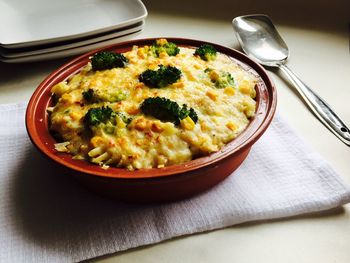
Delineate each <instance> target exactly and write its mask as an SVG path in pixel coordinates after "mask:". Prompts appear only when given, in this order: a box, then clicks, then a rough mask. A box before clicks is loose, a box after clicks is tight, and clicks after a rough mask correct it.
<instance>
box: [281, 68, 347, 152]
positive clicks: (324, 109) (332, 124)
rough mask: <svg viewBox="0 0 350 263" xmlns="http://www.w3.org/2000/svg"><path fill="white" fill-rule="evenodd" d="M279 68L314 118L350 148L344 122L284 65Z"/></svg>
mask: <svg viewBox="0 0 350 263" xmlns="http://www.w3.org/2000/svg"><path fill="white" fill-rule="evenodd" d="M279 68H280V69H281V70H282V71H283V73H284V74H285V75H286V76H287V77H288V79H289V80H290V82H291V83H292V84H293V85H294V86H295V88H296V90H297V91H298V92H299V94H300V95H301V96H302V98H303V99H304V101H305V102H306V103H307V105H308V106H309V108H310V109H311V110H312V111H313V113H314V114H315V115H316V117H317V118H318V119H319V120H320V121H321V122H322V123H323V124H324V125H325V126H326V127H327V128H328V129H329V130H330V131H331V132H333V133H334V134H335V135H336V136H337V137H338V138H339V139H340V140H341V141H342V142H343V143H345V144H346V145H347V146H350V129H349V128H348V127H346V125H345V124H344V122H343V121H342V120H341V119H340V118H339V117H338V115H337V114H336V113H335V112H334V111H333V110H332V109H331V107H330V106H329V105H328V104H327V102H325V101H324V100H323V99H322V98H321V97H320V96H318V95H317V94H316V93H315V92H314V91H313V90H312V89H310V88H309V87H308V86H307V85H306V84H305V83H303V82H302V81H301V80H300V79H299V78H298V77H297V76H296V75H295V74H294V73H293V71H292V70H290V69H289V68H288V67H287V66H286V65H280V66H279Z"/></svg>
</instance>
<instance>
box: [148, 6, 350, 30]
mask: <svg viewBox="0 0 350 263" xmlns="http://www.w3.org/2000/svg"><path fill="white" fill-rule="evenodd" d="M143 2H144V3H145V5H146V7H147V8H148V11H149V13H150V14H152V12H156V13H162V14H173V15H181V16H191V17H201V18H207V19H212V18H215V19H220V20H228V21H231V20H232V19H233V18H234V17H236V16H241V15H247V14H267V15H269V16H270V17H271V18H272V20H273V21H274V22H276V23H278V24H281V25H289V26H295V27H303V28H311V29H313V30H327V31H329V33H330V34H335V33H336V31H334V30H339V27H340V28H342V27H343V28H346V27H347V25H348V23H349V10H350V2H349V1H348V0H339V1H336V3H335V2H334V4H330V2H329V1H327V0H310V1H305V0H294V1H283V2H281V1H278V0H266V1H260V0H248V1H242V0H218V1H203V0H193V1H191V2H189V1H187V0H176V1H163V0H144V1H143ZM189 3H190V4H189ZM199 26H200V25H199Z"/></svg>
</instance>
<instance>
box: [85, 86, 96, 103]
mask: <svg viewBox="0 0 350 263" xmlns="http://www.w3.org/2000/svg"><path fill="white" fill-rule="evenodd" d="M82 94H83V98H84V100H86V101H87V102H93V100H94V90H93V89H88V90H87V91H83V93H82Z"/></svg>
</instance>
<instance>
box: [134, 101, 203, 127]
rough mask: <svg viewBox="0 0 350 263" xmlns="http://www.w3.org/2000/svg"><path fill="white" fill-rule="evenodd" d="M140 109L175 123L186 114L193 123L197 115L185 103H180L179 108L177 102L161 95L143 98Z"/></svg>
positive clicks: (196, 119)
mask: <svg viewBox="0 0 350 263" xmlns="http://www.w3.org/2000/svg"><path fill="white" fill-rule="evenodd" d="M140 109H141V111H142V112H143V113H144V114H146V115H151V116H153V117H155V118H157V119H159V120H161V121H164V122H173V123H175V124H176V125H178V124H179V123H180V120H182V119H184V118H186V117H187V116H190V118H191V119H192V120H193V121H194V122H195V123H196V122H197V121H198V116H197V113H196V112H195V111H194V109H192V108H190V109H188V108H187V105H186V104H184V105H182V108H181V107H180V106H179V104H177V102H175V101H172V100H170V99H167V98H163V97H151V98H147V99H145V100H144V101H143V102H142V104H141V106H140Z"/></svg>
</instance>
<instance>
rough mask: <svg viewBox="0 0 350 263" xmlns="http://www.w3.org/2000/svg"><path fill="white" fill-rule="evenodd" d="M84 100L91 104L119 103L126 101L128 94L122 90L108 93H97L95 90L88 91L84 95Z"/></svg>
mask: <svg viewBox="0 0 350 263" xmlns="http://www.w3.org/2000/svg"><path fill="white" fill-rule="evenodd" d="M82 95H83V98H84V100H86V101H87V102H89V103H94V102H104V101H107V102H118V101H122V100H125V99H126V97H127V94H126V93H125V92H123V91H121V90H112V91H106V92H104V93H101V92H100V93H96V92H94V90H93V89H88V90H87V91H84V92H83V93H82Z"/></svg>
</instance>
